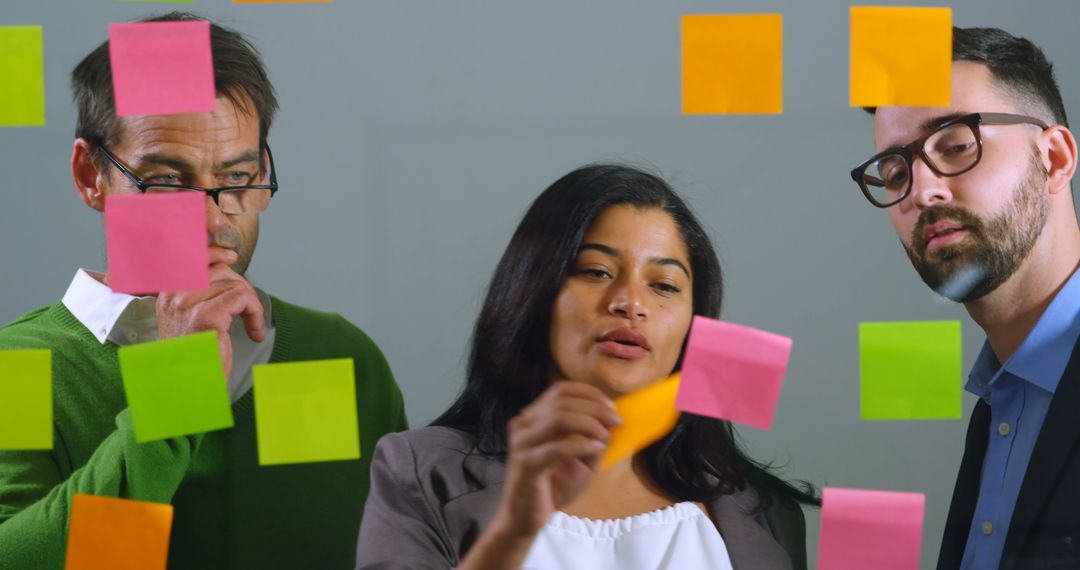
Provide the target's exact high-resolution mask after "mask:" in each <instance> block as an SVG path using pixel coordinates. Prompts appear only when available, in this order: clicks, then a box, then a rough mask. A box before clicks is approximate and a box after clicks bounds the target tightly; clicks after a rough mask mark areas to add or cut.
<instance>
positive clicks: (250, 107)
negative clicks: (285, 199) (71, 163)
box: [71, 12, 278, 161]
mask: <svg viewBox="0 0 1080 570" xmlns="http://www.w3.org/2000/svg"><path fill="white" fill-rule="evenodd" d="M198 20H204V18H201V17H199V16H196V15H194V14H190V13H187V12H170V13H168V14H164V15H161V16H156V17H152V18H148V19H144V20H140V22H190V21H198ZM210 50H211V52H212V54H213V60H214V86H215V88H216V90H217V94H218V95H219V96H223V97H227V98H228V99H229V101H231V102H232V103H233V104H234V105H236V107H237V108H238V109H240V110H241V111H243V112H245V113H248V114H253V115H255V116H257V117H258V118H259V144H260V146H261V145H262V144H265V143H266V137H267V134H268V133H269V132H270V124H271V123H272V122H273V120H274V113H276V112H277V108H278V103H277V96H276V95H275V94H274V86H273V85H271V84H270V78H269V76H268V75H267V73H266V68H265V67H264V66H263V62H262V58H261V56H260V55H259V52H258V50H256V49H255V46H253V45H252V44H251V42H249V41H248V40H247V38H245V37H244V36H242V35H240V33H239V32H237V31H235V30H231V29H228V28H224V27H222V26H219V25H217V24H214V23H213V22H211V23H210ZM71 91H72V96H73V97H74V99H75V105H76V106H77V107H78V109H79V120H78V123H76V125H75V136H76V137H77V138H82V139H85V140H87V141H88V142H90V144H92V145H94V146H95V147H99V146H102V145H105V146H115V145H116V144H117V143H118V142H119V138H120V133H121V130H120V121H119V119H118V118H117V116H116V102H115V99H114V98H113V82H112V69H111V67H110V64H109V42H108V40H106V41H105V42H103V43H102V44H101V45H99V46H98V47H97V48H95V49H94V51H92V52H90V54H89V55H87V56H86V57H85V58H84V59H83V60H82V61H81V62H79V64H78V65H77V66H75V69H74V70H73V71H72V72H71ZM95 150H96V149H95ZM95 159H96V160H98V161H104V160H105V158H104V156H102V155H101V154H100V153H97V152H95Z"/></svg>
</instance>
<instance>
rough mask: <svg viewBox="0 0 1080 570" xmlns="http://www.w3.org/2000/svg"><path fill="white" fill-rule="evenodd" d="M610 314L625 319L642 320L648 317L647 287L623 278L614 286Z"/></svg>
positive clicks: (609, 307) (609, 306) (609, 304)
mask: <svg viewBox="0 0 1080 570" xmlns="http://www.w3.org/2000/svg"><path fill="white" fill-rule="evenodd" d="M612 287H613V290H612V294H611V300H610V301H609V302H608V313H610V314H612V315H614V316H616V317H619V318H623V319H630V320H640V319H644V318H646V317H647V316H648V314H649V311H648V309H647V308H646V307H645V293H646V291H645V290H644V289H645V286H644V285H642V284H638V283H634V282H632V281H631V280H630V279H627V278H625V277H624V278H622V279H620V280H618V281H616V282H615V283H614V284H613V285H612Z"/></svg>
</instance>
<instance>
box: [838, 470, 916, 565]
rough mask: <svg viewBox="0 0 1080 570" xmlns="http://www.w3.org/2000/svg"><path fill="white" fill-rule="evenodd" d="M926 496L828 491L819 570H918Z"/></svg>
mask: <svg viewBox="0 0 1080 570" xmlns="http://www.w3.org/2000/svg"><path fill="white" fill-rule="evenodd" d="M925 510H926V495H923V494H922V493H896V492H891V491H863V490H857V489H835V488H830V487H826V488H825V491H824V494H823V495H822V505H821V543H820V544H819V548H818V569H819V570H866V569H867V568H873V569H874V570H918V568H919V549H920V547H921V545H922V529H923V516H924V513H925Z"/></svg>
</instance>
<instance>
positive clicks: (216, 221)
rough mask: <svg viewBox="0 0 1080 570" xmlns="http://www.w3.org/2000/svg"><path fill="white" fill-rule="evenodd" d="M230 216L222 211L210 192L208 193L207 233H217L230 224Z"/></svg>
mask: <svg viewBox="0 0 1080 570" xmlns="http://www.w3.org/2000/svg"><path fill="white" fill-rule="evenodd" d="M228 225H230V224H229V217H228V216H227V215H225V213H224V212H222V211H221V208H219V207H218V205H217V204H216V203H215V202H214V199H213V198H211V197H210V195H209V194H207V195H206V233H207V235H211V236H212V235H215V234H216V233H217V232H218V230H220V229H221V228H223V227H225V226H228Z"/></svg>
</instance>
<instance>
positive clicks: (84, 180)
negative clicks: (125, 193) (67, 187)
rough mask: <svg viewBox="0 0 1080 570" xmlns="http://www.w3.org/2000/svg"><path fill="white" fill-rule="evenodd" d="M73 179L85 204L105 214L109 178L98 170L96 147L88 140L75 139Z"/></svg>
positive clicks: (72, 157) (72, 158)
mask: <svg viewBox="0 0 1080 570" xmlns="http://www.w3.org/2000/svg"><path fill="white" fill-rule="evenodd" d="M71 177H72V179H73V180H74V181H75V190H77V191H78V192H79V197H80V198H82V201H83V203H84V204H86V205H87V206H89V207H91V208H93V209H95V210H97V211H99V212H104V211H105V189H106V187H107V184H108V177H107V175H105V174H103V173H102V172H100V170H99V169H98V166H97V163H96V162H95V161H94V147H93V145H91V144H90V143H89V142H87V141H86V139H82V138H79V139H75V148H74V150H73V151H72V153H71Z"/></svg>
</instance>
